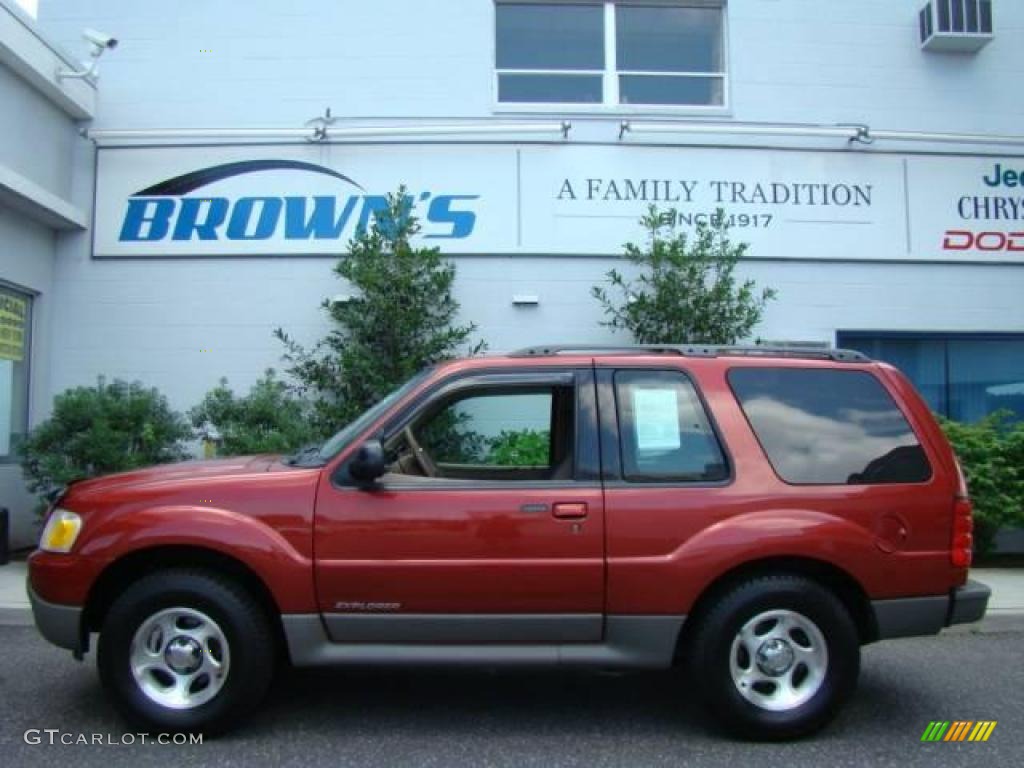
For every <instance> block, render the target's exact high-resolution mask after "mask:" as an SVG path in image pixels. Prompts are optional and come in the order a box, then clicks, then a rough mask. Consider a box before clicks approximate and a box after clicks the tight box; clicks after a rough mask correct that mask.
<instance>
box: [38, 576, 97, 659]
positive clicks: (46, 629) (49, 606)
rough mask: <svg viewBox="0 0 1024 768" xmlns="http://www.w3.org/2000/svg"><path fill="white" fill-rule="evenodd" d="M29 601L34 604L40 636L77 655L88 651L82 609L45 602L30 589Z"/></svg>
mask: <svg viewBox="0 0 1024 768" xmlns="http://www.w3.org/2000/svg"><path fill="white" fill-rule="evenodd" d="M28 599H29V602H30V603H32V616H33V617H34V618H35V622H36V627H37V628H38V629H39V632H40V634H42V636H43V637H45V638H46V639H47V640H49V641H50V642H51V643H53V644H54V645H56V646H59V647H61V648H67V649H68V650H69V651H72V652H73V653H75V654H76V655H81V654H82V653H85V651H87V650H88V648H87V647H86V640H85V633H84V632H83V630H82V612H83V611H82V608H80V607H79V606H75V605H60V604H59V603H50V602H47V601H46V600H43V599H42V598H41V597H39V595H37V594H36V593H35V590H33V589H32V587H31V586H29V587H28Z"/></svg>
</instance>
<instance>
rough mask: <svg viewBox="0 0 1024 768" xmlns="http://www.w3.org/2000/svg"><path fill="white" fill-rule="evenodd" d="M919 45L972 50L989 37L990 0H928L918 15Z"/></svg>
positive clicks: (956, 51)
mask: <svg viewBox="0 0 1024 768" xmlns="http://www.w3.org/2000/svg"><path fill="white" fill-rule="evenodd" d="M918 22H919V26H920V30H921V48H922V49H923V50H926V51H943V52H947V53H950V52H951V53H975V52H976V51H979V50H981V49H982V48H984V47H985V46H986V45H988V43H989V41H990V40H991V39H992V37H993V35H992V0H928V3H927V4H926V5H925V7H924V8H922V9H921V13H920V14H919V15H918Z"/></svg>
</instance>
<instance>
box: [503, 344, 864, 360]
mask: <svg viewBox="0 0 1024 768" xmlns="http://www.w3.org/2000/svg"><path fill="white" fill-rule="evenodd" d="M591 352H594V353H599V354H603V355H680V356H682V357H785V358H796V359H802V360H832V361H834V362H837V363H867V362H870V361H871V358H869V357H867V356H866V355H864V354H863V353H861V352H858V351H857V350H854V349H826V348H818V347H767V346H757V345H749V346H735V345H728V344H637V345H617V346H608V345H602V344H543V345H540V346H536V347H524V348H523V349H517V350H516V351H514V352H510V353H509V354H508V356H509V357H552V356H555V355H562V354H570V353H575V354H588V353H591Z"/></svg>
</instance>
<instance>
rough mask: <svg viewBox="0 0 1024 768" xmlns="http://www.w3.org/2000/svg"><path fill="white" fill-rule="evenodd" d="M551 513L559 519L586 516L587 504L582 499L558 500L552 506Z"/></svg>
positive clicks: (574, 518)
mask: <svg viewBox="0 0 1024 768" xmlns="http://www.w3.org/2000/svg"><path fill="white" fill-rule="evenodd" d="M551 514H553V515H554V516H555V517H557V518H558V519H559V520H579V519H580V518H584V517H586V516H587V505H586V502H582V501H560V502H557V503H556V504H554V505H553V506H552V508H551Z"/></svg>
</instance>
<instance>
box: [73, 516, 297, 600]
mask: <svg viewBox="0 0 1024 768" xmlns="http://www.w3.org/2000/svg"><path fill="white" fill-rule="evenodd" d="M88 534H89V535H88V538H87V539H86V540H85V541H84V542H82V547H81V549H80V550H79V554H80V555H82V556H83V557H87V558H96V559H103V560H106V561H107V563H108V564H107V567H108V568H109V567H111V566H113V565H114V564H116V563H117V562H118V561H120V560H121V559H122V558H124V557H127V556H131V555H132V554H134V553H139V552H144V551H145V550H150V549H157V548H162V547H195V548H198V549H205V550H211V551H213V552H215V553H218V554H220V555H223V556H225V557H227V558H230V559H233V560H236V561H238V562H239V563H241V564H243V565H244V566H246V567H247V568H248V569H249V570H251V571H252V572H253V574H255V576H256V577H257V578H259V579H260V580H261V581H262V582H263V584H264V586H265V587H266V588H267V590H268V592H269V593H270V595H271V596H272V597H273V599H274V602H275V603H276V604H277V607H278V609H279V610H280V611H281V612H282V613H311V612H315V611H316V610H317V605H316V592H315V585H314V581H313V561H312V559H310V558H308V557H305V556H304V555H302V554H301V553H300V552H298V551H297V550H296V549H295V547H293V546H292V544H291V543H290V542H289V541H288V540H287V539H285V538H284V536H282V535H281V534H280V533H279V532H278V531H276V530H275V529H273V528H271V527H270V526H269V525H267V524H266V523H264V522H262V521H260V520H259V519H257V518H253V517H250V516H248V515H244V514H241V513H239V512H234V511H232V510H228V509H222V508H217V507H200V506H192V505H168V506H155V507H147V508H145V509H135V510H131V511H127V512H125V513H124V514H117V515H113V516H111V517H108V518H105V519H104V520H103V521H102V523H101V525H100V526H99V527H98V528H95V529H93V530H89V531H88ZM310 536H312V532H311V533H310ZM104 570H105V569H104Z"/></svg>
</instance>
